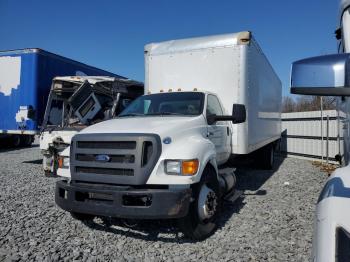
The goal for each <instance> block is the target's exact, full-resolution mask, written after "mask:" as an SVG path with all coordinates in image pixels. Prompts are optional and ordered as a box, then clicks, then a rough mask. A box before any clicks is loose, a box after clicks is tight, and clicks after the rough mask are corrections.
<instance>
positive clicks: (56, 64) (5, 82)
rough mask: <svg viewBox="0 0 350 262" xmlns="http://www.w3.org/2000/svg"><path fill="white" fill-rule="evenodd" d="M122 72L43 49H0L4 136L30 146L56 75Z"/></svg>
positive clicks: (1, 127)
mask: <svg viewBox="0 0 350 262" xmlns="http://www.w3.org/2000/svg"><path fill="white" fill-rule="evenodd" d="M77 75H78V76H79V75H80V76H82V75H84V76H113V77H120V78H124V77H121V76H119V75H116V74H113V73H110V72H107V71H104V70H101V69H98V68H95V67H92V66H89V65H86V64H83V63H80V62H77V61H74V60H71V59H69V58H66V57H63V56H59V55H56V54H53V53H50V52H47V51H44V50H42V49H38V48H31V49H20V50H11V51H0V137H2V138H4V137H6V138H8V139H6V141H10V143H11V144H12V146H19V145H30V144H31V143H32V141H33V139H34V135H35V134H37V133H38V131H39V128H40V125H41V124H42V122H43V117H44V113H45V107H46V102H47V98H48V94H49V91H50V87H51V82H52V79H53V78H54V77H56V76H77Z"/></svg>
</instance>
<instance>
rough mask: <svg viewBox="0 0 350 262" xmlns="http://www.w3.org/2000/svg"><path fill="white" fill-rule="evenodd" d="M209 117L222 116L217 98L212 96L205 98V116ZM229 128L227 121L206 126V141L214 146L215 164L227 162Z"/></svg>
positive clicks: (228, 154)
mask: <svg viewBox="0 0 350 262" xmlns="http://www.w3.org/2000/svg"><path fill="white" fill-rule="evenodd" d="M210 115H219V116H222V115H223V110H222V107H221V104H220V102H219V100H218V98H217V97H216V96H214V95H208V96H207V108H206V116H207V119H208V116H210ZM230 132H231V131H230V126H229V122H227V121H218V122H215V123H213V124H208V133H207V137H208V139H209V140H210V141H211V142H212V143H213V144H214V145H215V149H216V161H217V163H218V164H219V165H220V164H223V163H224V162H226V161H227V159H228V157H229V156H230V153H231V149H230V144H231V142H230V138H231V133H230Z"/></svg>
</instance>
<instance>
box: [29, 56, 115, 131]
mask: <svg viewBox="0 0 350 262" xmlns="http://www.w3.org/2000/svg"><path fill="white" fill-rule="evenodd" d="M57 76H111V77H120V76H118V75H116V74H113V73H110V72H108V71H105V70H102V69H98V68H96V67H92V66H88V65H86V64H83V63H79V62H77V61H74V60H71V59H68V58H65V57H62V56H58V55H55V54H51V53H48V52H43V51H41V52H39V55H38V76H37V81H38V90H39V92H38V93H37V100H38V104H37V108H36V119H37V122H38V125H41V124H42V121H43V118H44V113H45V108H46V102H47V98H48V95H49V92H50V88H51V82H52V79H53V78H54V77H57Z"/></svg>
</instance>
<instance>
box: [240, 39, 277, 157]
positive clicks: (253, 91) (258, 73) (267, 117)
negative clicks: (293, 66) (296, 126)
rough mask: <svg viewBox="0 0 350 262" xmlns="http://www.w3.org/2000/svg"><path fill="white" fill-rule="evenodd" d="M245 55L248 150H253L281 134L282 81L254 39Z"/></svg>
mask: <svg viewBox="0 0 350 262" xmlns="http://www.w3.org/2000/svg"><path fill="white" fill-rule="evenodd" d="M247 57H248V58H247V61H248V69H247V79H248V81H247V82H248V90H249V91H248V94H247V102H248V106H247V110H248V121H247V124H248V132H247V133H248V144H249V145H248V150H249V152H252V151H255V150H256V149H258V148H261V147H263V146H264V145H266V144H268V143H270V142H272V141H274V140H277V139H279V138H280V136H281V103H282V85H281V81H280V80H279V78H278V77H277V75H276V73H275V71H274V70H273V68H272V66H271V65H270V63H269V61H268V60H267V58H266V57H265V55H264V54H263V53H262V51H261V49H260V47H259V46H258V44H257V43H256V42H255V41H254V40H252V42H251V44H250V45H249V48H248V54H247ZM249 152H248V153H249Z"/></svg>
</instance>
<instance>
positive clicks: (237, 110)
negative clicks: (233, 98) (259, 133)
mask: <svg viewBox="0 0 350 262" xmlns="http://www.w3.org/2000/svg"><path fill="white" fill-rule="evenodd" d="M246 118H247V116H246V110H245V105H241V104H233V106H232V123H234V124H240V123H244V122H245V120H246Z"/></svg>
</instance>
